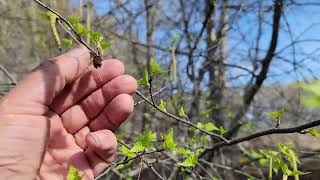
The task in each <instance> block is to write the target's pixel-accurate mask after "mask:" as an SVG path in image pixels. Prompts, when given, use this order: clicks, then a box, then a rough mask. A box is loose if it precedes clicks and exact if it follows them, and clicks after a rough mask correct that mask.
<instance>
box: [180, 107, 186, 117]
mask: <svg viewBox="0 0 320 180" xmlns="http://www.w3.org/2000/svg"><path fill="white" fill-rule="evenodd" d="M179 116H180V117H187V115H186V114H185V112H184V108H183V106H181V107H180V109H179Z"/></svg>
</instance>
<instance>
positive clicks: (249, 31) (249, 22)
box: [72, 0, 320, 85]
mask: <svg viewBox="0 0 320 180" xmlns="http://www.w3.org/2000/svg"><path fill="white" fill-rule="evenodd" d="M72 2H73V3H74V4H75V5H76V4H77V3H78V1H77V0H72ZM140 2H141V3H143V1H130V2H129V3H130V5H129V7H130V8H131V9H138V8H139V5H141V4H139V3H140ZM174 2H175V1H172V3H174ZM264 2H266V3H271V2H272V1H271V0H270V1H264ZM298 2H299V3H303V2H318V1H317V0H313V1H311V0H299V1H298ZM93 3H94V5H95V10H96V12H97V13H98V14H104V13H105V12H108V11H109V10H110V8H111V7H110V5H109V3H110V1H105V0H93ZM173 7H174V6H170V5H168V14H170V12H171V13H174V9H170V8H173ZM319 12H320V6H294V7H290V8H287V7H285V13H284V15H285V17H282V19H281V25H282V30H281V33H280V36H279V43H278V47H277V52H278V51H280V50H281V49H283V48H284V47H286V46H287V45H288V44H289V43H291V38H292V39H293V40H303V39H308V40H311V39H318V40H320V13H319ZM256 18H257V14H246V15H241V16H240V17H239V19H238V21H237V22H238V24H237V25H236V24H232V26H235V27H236V28H238V29H240V31H241V32H242V33H244V34H245V35H246V36H247V38H248V40H247V41H243V42H240V45H238V47H236V48H235V49H233V51H232V52H230V56H229V59H228V63H234V64H237V65H241V66H244V67H247V68H251V64H250V61H249V60H248V59H241V54H243V53H247V52H249V51H250V50H249V47H252V45H254V43H255V37H256V33H257V25H256V24H254V23H255V22H256V21H255V19H256ZM266 20H267V22H265V23H264V24H263V34H262V36H261V41H260V44H259V46H260V48H261V49H263V50H267V48H268V45H269V41H270V37H271V30H272V29H271V24H268V23H271V22H272V13H269V15H268V16H267V18H266ZM285 20H286V21H287V22H286V21H285ZM138 21H144V16H143V15H141V16H140V17H139V18H138ZM198 22H199V23H196V24H195V25H194V26H193V28H194V29H199V27H200V26H201V21H198ZM287 23H288V24H289V25H290V29H291V33H292V35H291V36H292V37H291V36H290V34H289V32H288V31H287V30H288V27H287ZM141 24H142V25H141V26H137V28H139V29H137V30H138V31H139V32H140V33H139V35H140V36H139V39H140V41H142V42H144V41H145V36H144V34H145V33H144V32H145V26H144V23H141ZM164 32H165V31H164V30H161V29H160V30H158V31H157V33H156V36H155V37H154V38H155V42H157V43H159V44H168V42H166V41H168V37H166V36H168V35H167V34H165V33H164ZM170 33H171V35H172V36H173V35H174V34H176V33H179V31H177V30H175V31H173V32H170ZM169 36H170V35H169ZM164 37H166V38H164ZM164 39H165V40H164ZM239 39H240V35H239V34H238V32H235V31H232V30H231V31H230V34H229V39H228V44H229V48H230V49H231V48H232V47H235V45H236V44H238V43H239ZM199 47H200V49H201V47H203V48H204V47H205V46H204V44H200V46H199ZM318 49H320V41H319V42H316V41H315V42H303V43H299V44H297V45H296V46H295V52H296V55H295V58H296V61H301V59H303V60H304V62H303V63H302V66H303V67H302V68H301V70H300V71H296V72H291V73H286V71H288V70H292V68H293V66H292V65H291V63H288V62H286V61H284V60H281V59H274V61H273V62H272V67H271V69H272V71H271V72H270V73H269V75H270V78H268V80H267V83H270V84H272V83H291V82H293V81H296V80H303V78H305V79H312V77H313V76H320V63H319V62H320V61H319V60H318V57H320V53H319V52H318ZM292 51H293V49H292V48H289V49H286V50H285V51H283V52H282V53H281V54H280V55H281V56H282V57H283V58H285V59H286V60H287V61H290V62H292V61H294V57H293V56H292ZM308 53H312V57H307V55H306V54H308ZM264 55H265V53H264V52H263V51H261V53H260V56H259V57H260V58H262V57H264ZM306 57H307V58H306ZM311 71H312V72H313V74H311V73H310V72H311ZM243 73H244V72H243V71H242V70H239V69H232V70H230V71H229V72H228V75H229V76H237V75H240V74H243ZM247 80H248V78H247V77H245V78H239V79H237V80H235V82H233V81H231V82H230V83H231V84H230V85H239V84H240V85H241V84H242V82H243V84H245V82H246V81H247Z"/></svg>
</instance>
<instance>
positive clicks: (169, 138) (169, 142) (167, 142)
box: [163, 128, 177, 150]
mask: <svg viewBox="0 0 320 180" xmlns="http://www.w3.org/2000/svg"><path fill="white" fill-rule="evenodd" d="M163 147H164V149H168V150H174V149H176V147H177V143H176V142H174V140H173V128H171V130H170V132H169V133H168V135H166V137H165V139H164V143H163Z"/></svg>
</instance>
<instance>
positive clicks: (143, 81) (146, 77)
mask: <svg viewBox="0 0 320 180" xmlns="http://www.w3.org/2000/svg"><path fill="white" fill-rule="evenodd" d="M138 84H139V85H140V86H148V87H149V86H150V84H149V75H148V70H147V69H145V71H144V74H143V77H142V78H140V79H139V80H138Z"/></svg>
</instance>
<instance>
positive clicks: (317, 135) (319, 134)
mask: <svg viewBox="0 0 320 180" xmlns="http://www.w3.org/2000/svg"><path fill="white" fill-rule="evenodd" d="M309 133H310V134H311V135H312V136H314V137H317V138H320V132H319V131H318V129H316V128H312V129H310V131H309Z"/></svg>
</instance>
